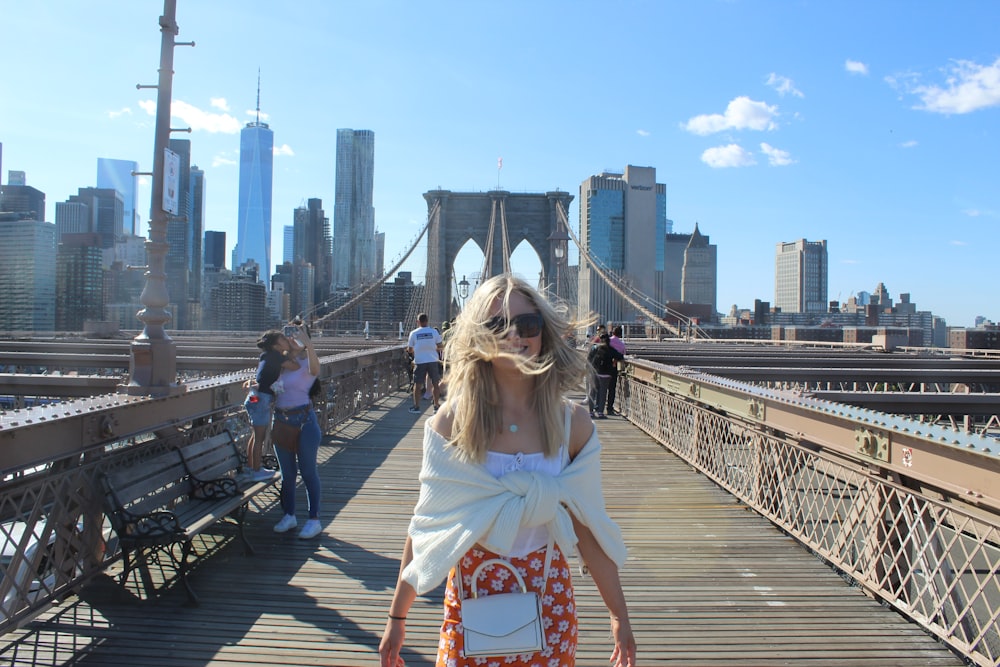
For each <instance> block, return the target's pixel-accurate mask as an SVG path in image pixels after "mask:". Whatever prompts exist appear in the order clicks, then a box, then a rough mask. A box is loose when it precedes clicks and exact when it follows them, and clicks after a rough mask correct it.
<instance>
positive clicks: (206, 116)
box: [139, 100, 240, 134]
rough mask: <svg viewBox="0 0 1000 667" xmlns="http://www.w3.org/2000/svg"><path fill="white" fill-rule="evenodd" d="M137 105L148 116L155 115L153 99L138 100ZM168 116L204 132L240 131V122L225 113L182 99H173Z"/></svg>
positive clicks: (225, 132) (192, 128)
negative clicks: (204, 109) (203, 109)
mask: <svg viewBox="0 0 1000 667" xmlns="http://www.w3.org/2000/svg"><path fill="white" fill-rule="evenodd" d="M139 106H140V107H141V108H142V109H143V110H145V112H146V113H148V114H149V115H150V116H155V115H156V102H155V101H153V100H140V101H139ZM170 117H171V118H176V119H178V120H180V121H182V122H184V123H187V124H188V126H189V127H190V128H191V130H192V131H199V130H203V131H205V132H210V133H213V134H214V133H216V132H221V133H222V134H236V133H237V132H239V131H240V122H239V121H238V120H236V119H235V118H234V117H232V116H230V115H229V114H227V113H222V114H218V113H211V112H209V111H202V110H201V109H199V108H198V107H196V106H193V105H191V104H188V103H187V102H185V101H183V100H174V101H173V102H172V103H171V105H170Z"/></svg>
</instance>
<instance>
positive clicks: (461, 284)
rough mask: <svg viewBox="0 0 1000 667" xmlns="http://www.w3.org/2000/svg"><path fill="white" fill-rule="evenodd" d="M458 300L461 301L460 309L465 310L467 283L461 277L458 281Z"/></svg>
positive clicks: (467, 294) (467, 292) (467, 296)
mask: <svg viewBox="0 0 1000 667" xmlns="http://www.w3.org/2000/svg"><path fill="white" fill-rule="evenodd" d="M458 298H459V299H461V300H462V304H461V306H460V307H461V309H462V310H465V300H466V299H468V298H469V281H468V280H466V279H465V276H462V279H461V280H460V281H458Z"/></svg>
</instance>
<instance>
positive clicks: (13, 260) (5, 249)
mask: <svg viewBox="0 0 1000 667" xmlns="http://www.w3.org/2000/svg"><path fill="white" fill-rule="evenodd" d="M0 238H2V239H3V243H0V266H2V267H3V271H0V294H3V298H2V299H0V330H3V331H52V330H54V328H55V322H56V294H55V293H56V272H55V271H54V270H53V267H55V265H56V226H55V225H54V224H53V223H51V222H41V221H30V220H5V219H4V218H3V217H2V216H0Z"/></svg>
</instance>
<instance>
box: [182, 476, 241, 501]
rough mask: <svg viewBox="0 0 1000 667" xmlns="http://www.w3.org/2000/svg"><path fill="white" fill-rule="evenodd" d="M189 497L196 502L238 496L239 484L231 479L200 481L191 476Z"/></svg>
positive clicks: (221, 478)
mask: <svg viewBox="0 0 1000 667" xmlns="http://www.w3.org/2000/svg"><path fill="white" fill-rule="evenodd" d="M191 487H192V489H193V490H192V491H191V497H192V498H197V499H198V500H221V499H223V498H232V497H233V496H238V495H240V493H241V491H240V487H239V484H237V483H236V480H235V479H233V478H232V477H220V478H219V479H209V480H201V479H198V478H197V477H195V476H194V475H191Z"/></svg>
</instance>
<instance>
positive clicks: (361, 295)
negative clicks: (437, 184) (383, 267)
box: [315, 200, 441, 325]
mask: <svg viewBox="0 0 1000 667" xmlns="http://www.w3.org/2000/svg"><path fill="white" fill-rule="evenodd" d="M440 210H441V202H440V201H438V200H435V201H434V205H433V206H431V210H430V211H429V212H428V213H427V222H426V223H424V226H423V228H422V229H421V230H420V233H419V234H417V237H416V238H415V239H414V240H413V243H412V244H411V245H410V247H409V248H408V249H407V250H406V251H405V252H404V253H403V256H402V257H401V258H400V259H399V261H397V262H396V263H395V264H394V265H393V267H392V268H391V269H389V270H388V271H386V272H385V273H384V274H382V276H381V277H380V278H379V279H378V280H376V281H374V282H373V283H372V284H371V285H368V286H367V287H365V288H364V289H362V290H361V291H360V292H358V293H357V294H356V295H354V296H353V297H352V298H350V299H349V300H348V301H347V302H346V303H344V304H342V305H340V306H338V307H337V308H335V309H333V310H331V311H330V312H329V313H327V314H326V315H323V316H322V317H320V318H318V319H317V320H316V322H315V323H316V324H317V325H318V324H323V323H324V322H326V321H328V320H332V319H335V318H337V317H338V316H340V314H341V313H343V312H345V311H347V310H348V309H350V308H353V307H354V306H356V305H358V304H359V303H361V302H362V301H364V300H365V299H366V298H367V297H368V296H369V295H370V294H371V293H372V292H374V291H375V290H376V289H378V288H379V287H381V286H382V285H383V284H385V281H386V280H388V279H389V277H390V276H393V275H395V274H396V271H398V270H399V268H400V267H401V266H403V263H404V262H405V261H406V260H407V259H409V258H410V255H412V254H413V251H414V250H416V248H417V245H419V243H420V240H421V239H423V238H424V235H425V234H426V233H427V230H428V229H429V228H430V226H431V221H433V220H434V217H435V216H436V215H438V213H439V212H440ZM414 319H415V317H414Z"/></svg>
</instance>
